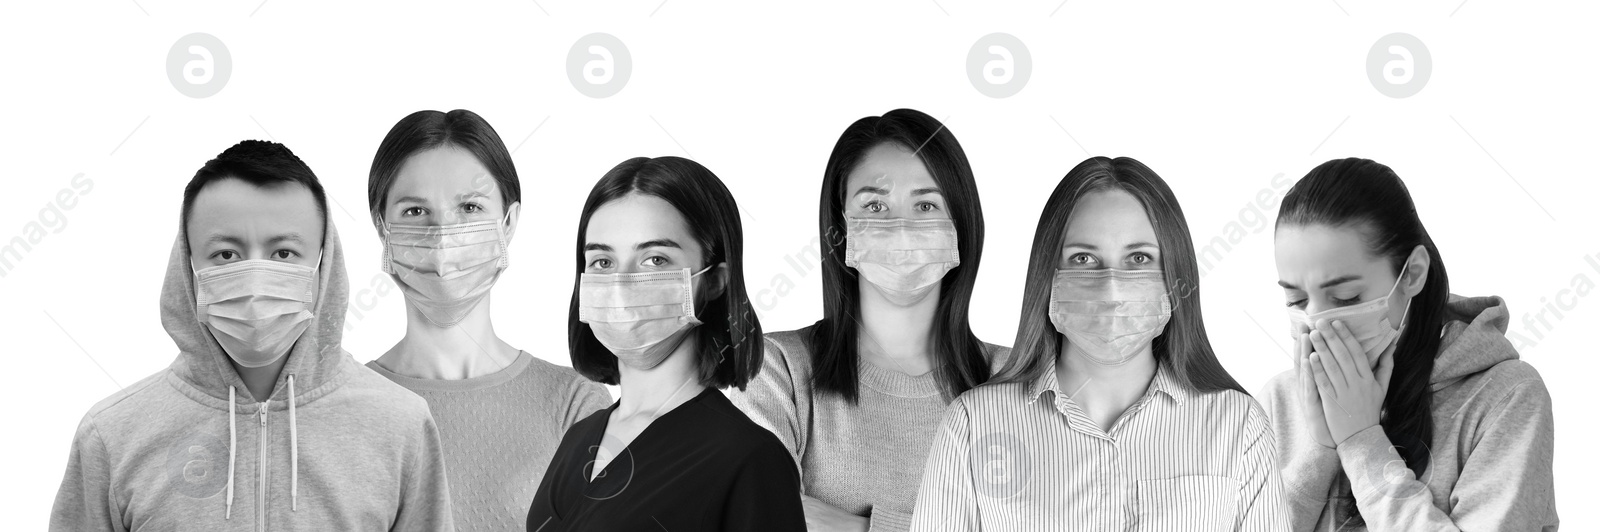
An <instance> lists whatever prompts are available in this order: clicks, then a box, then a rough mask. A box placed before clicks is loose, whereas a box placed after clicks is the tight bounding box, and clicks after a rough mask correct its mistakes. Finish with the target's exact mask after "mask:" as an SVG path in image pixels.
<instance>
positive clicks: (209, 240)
mask: <svg viewBox="0 0 1600 532" xmlns="http://www.w3.org/2000/svg"><path fill="white" fill-rule="evenodd" d="M206 244H233V245H235V246H239V247H244V241H243V240H239V239H238V238H235V237H231V236H227V235H211V236H209V237H206Z"/></svg>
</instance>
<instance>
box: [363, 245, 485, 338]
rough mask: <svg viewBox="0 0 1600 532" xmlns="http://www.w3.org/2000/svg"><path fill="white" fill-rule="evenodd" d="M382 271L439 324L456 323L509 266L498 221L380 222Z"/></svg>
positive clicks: (470, 309) (426, 315)
mask: <svg viewBox="0 0 1600 532" xmlns="http://www.w3.org/2000/svg"><path fill="white" fill-rule="evenodd" d="M379 231H380V233H381V235H382V238H383V271H384V273H390V274H394V276H395V279H396V280H397V281H398V282H397V283H396V284H399V285H400V291H401V292H402V293H404V294H405V297H406V300H408V301H410V302H411V304H413V305H415V306H416V307H417V310H419V311H421V312H422V315H423V317H425V318H427V319H428V321H430V322H432V323H433V324H434V325H438V326H440V327H454V326H455V325H456V324H457V323H460V322H461V320H462V319H464V318H465V317H466V316H467V313H468V312H471V311H472V309H473V308H475V307H477V306H478V302H479V301H482V300H483V298H484V296H487V295H489V289H490V288H493V287H494V283H495V281H496V280H498V279H499V278H500V272H501V271H503V270H505V269H506V267H507V266H508V265H510V258H509V256H508V255H507V253H506V236H505V226H504V224H503V222H502V220H483V221H477V222H466V223H458V224H450V225H402V224H390V223H388V222H380V223H379Z"/></svg>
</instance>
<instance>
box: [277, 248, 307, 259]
mask: <svg viewBox="0 0 1600 532" xmlns="http://www.w3.org/2000/svg"><path fill="white" fill-rule="evenodd" d="M298 256H300V254H299V253H295V252H294V251H293V250H288V249H280V250H277V251H274V252H272V258H274V259H278V260H289V259H292V258H295V257H298Z"/></svg>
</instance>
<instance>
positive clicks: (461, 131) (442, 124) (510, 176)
mask: <svg viewBox="0 0 1600 532" xmlns="http://www.w3.org/2000/svg"><path fill="white" fill-rule="evenodd" d="M440 146H452V147H456V148H461V149H463V150H466V151H467V153H470V154H472V156H473V157H475V158H477V159H478V164H482V165H483V167H484V169H486V170H488V171H489V175H491V176H493V177H494V180H495V184H496V186H497V187H498V188H499V189H500V199H501V201H502V202H503V205H502V207H503V208H510V207H511V204H512V203H516V202H519V201H522V183H521V181H518V180H517V167H516V165H514V164H512V162H511V152H510V151H509V150H506V145H505V143H504V142H501V141H500V134H499V133H496V132H495V131H494V127H493V126H490V125H489V122H488V121H486V120H484V119H483V117H481V116H478V113H474V112H472V111H468V110H466V109H456V110H454V111H450V112H448V113H444V112H439V111H417V112H415V113H411V114H409V115H406V117H405V118H402V119H400V121H399V122H396V123H395V124H394V127H392V128H389V134H388V135H384V137H383V142H382V143H380V144H378V153H377V154H376V155H373V156H372V169H371V171H369V172H368V174H367V209H368V210H369V211H371V213H372V216H373V217H374V218H378V217H381V216H382V215H383V206H384V203H386V202H388V201H389V189H391V188H393V187H394V179H395V176H396V175H397V174H399V173H400V166H401V165H404V164H405V162H406V160H407V159H410V158H411V156H412V155H416V154H417V152H420V151H423V150H428V149H432V148H437V147H440Z"/></svg>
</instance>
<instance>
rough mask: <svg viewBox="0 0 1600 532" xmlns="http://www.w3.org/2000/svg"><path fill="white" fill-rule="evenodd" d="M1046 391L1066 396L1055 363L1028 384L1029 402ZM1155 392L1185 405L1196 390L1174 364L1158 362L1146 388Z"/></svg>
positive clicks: (1056, 395) (1146, 394) (1059, 396)
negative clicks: (1183, 377)
mask: <svg viewBox="0 0 1600 532" xmlns="http://www.w3.org/2000/svg"><path fill="white" fill-rule="evenodd" d="M1044 392H1053V393H1055V397H1057V398H1061V397H1065V394H1063V393H1061V382H1060V381H1059V380H1057V379H1056V369H1055V364H1054V363H1051V364H1050V365H1049V366H1047V367H1046V368H1045V370H1044V371H1043V372H1042V374H1041V375H1039V377H1038V378H1036V379H1034V380H1033V382H1032V383H1029V384H1028V396H1027V402H1028V404H1033V402H1034V401H1036V400H1038V399H1039V396H1040V395H1042V394H1044ZM1155 392H1161V393H1163V394H1166V395H1167V397H1171V398H1172V401H1173V402H1174V403H1177V405H1178V406H1183V403H1185V402H1187V401H1188V400H1189V399H1192V398H1193V397H1194V390H1191V389H1190V388H1189V387H1188V386H1187V385H1185V384H1183V383H1182V382H1181V381H1179V380H1178V376H1177V375H1175V374H1174V373H1173V371H1172V366H1171V365H1170V364H1168V363H1166V362H1157V363H1156V376H1155V378H1153V379H1151V380H1150V387H1149V388H1147V389H1145V396H1149V395H1151V394H1153V393H1155Z"/></svg>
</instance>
